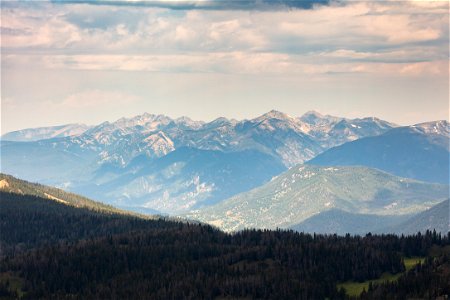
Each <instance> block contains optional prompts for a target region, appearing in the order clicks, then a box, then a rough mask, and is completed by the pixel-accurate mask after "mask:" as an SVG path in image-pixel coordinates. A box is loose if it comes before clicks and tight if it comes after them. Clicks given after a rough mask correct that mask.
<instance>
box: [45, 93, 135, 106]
mask: <svg viewBox="0 0 450 300" xmlns="http://www.w3.org/2000/svg"><path fill="white" fill-rule="evenodd" d="M139 100H140V98H139V97H136V96H134V95H129V94H125V93H122V92H114V91H102V90H89V91H83V92H78V93H74V94H71V95H69V96H67V97H66V98H65V99H64V100H62V101H61V102H59V103H57V106H58V107H61V108H64V109H87V108H95V107H97V108H98V107H102V106H116V107H117V106H122V105H128V104H131V103H134V102H137V101H139ZM53 104H54V103H53Z"/></svg>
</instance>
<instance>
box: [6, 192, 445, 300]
mask: <svg viewBox="0 0 450 300" xmlns="http://www.w3.org/2000/svg"><path fill="white" fill-rule="evenodd" d="M0 233H1V234H0V243H1V244H0V247H1V248H0V249H1V258H0V259H1V261H0V262H1V264H0V298H2V299H15V298H23V299H236V298H248V299H250V298H253V299H326V298H328V299H346V298H348V296H347V295H346V293H345V291H344V290H343V289H339V290H338V289H337V287H336V286H337V284H338V283H339V282H345V281H349V280H353V281H366V280H369V279H375V278H378V277H380V275H381V274H383V273H384V272H390V273H392V274H397V273H400V272H404V271H405V266H404V264H403V259H404V258H405V257H413V256H420V257H424V256H428V258H427V260H426V261H425V263H424V264H422V265H419V266H417V267H415V268H414V269H413V270H411V271H409V272H407V273H405V274H404V275H403V276H401V277H400V279H399V280H398V281H396V282H393V283H386V284H380V285H370V288H369V289H368V290H367V291H365V292H363V294H362V295H361V298H362V299H407V298H411V297H415V298H425V299H435V298H436V297H437V296H442V295H445V294H450V291H449V279H450V275H449V273H450V268H449V251H448V249H449V248H450V247H449V237H450V235H445V236H442V235H440V234H436V233H435V232H427V233H426V234H417V235H412V236H395V235H371V234H367V235H365V236H363V237H360V236H350V235H346V236H337V235H310V234H304V233H297V232H293V231H285V230H276V231H269V230H266V231H261V230H245V231H241V232H238V233H234V234H227V233H224V232H221V231H219V230H217V229H215V228H213V227H211V226H207V225H202V224H193V223H187V222H177V221H173V220H164V219H142V218H139V217H138V216H132V215H125V214H114V213H110V212H109V213H105V212H102V211H98V210H92V209H89V208H76V207H73V206H69V205H66V204H63V203H60V202H56V201H52V200H49V199H44V198H40V197H37V196H33V195H19V194H16V193H8V192H0ZM432 249H434V250H433V251H431V250H432ZM436 249H440V250H439V251H436ZM432 252H434V253H432ZM431 253H432V254H431ZM412 286H414V288H412Z"/></svg>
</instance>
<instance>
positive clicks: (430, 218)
mask: <svg viewBox="0 0 450 300" xmlns="http://www.w3.org/2000/svg"><path fill="white" fill-rule="evenodd" d="M434 229H435V230H436V231H437V232H442V233H443V234H447V232H449V231H450V207H449V200H448V199H447V200H445V201H443V202H441V203H439V204H437V205H435V206H433V207H431V208H430V209H428V210H426V211H424V212H421V213H419V214H417V215H416V216H413V217H410V218H408V219H407V220H405V221H404V222H402V223H400V224H397V225H393V226H385V227H384V228H383V229H382V230H379V231H378V232H390V233H397V234H402V233H403V234H415V233H417V232H419V231H420V232H422V233H423V232H425V231H427V230H431V231H432V230H434Z"/></svg>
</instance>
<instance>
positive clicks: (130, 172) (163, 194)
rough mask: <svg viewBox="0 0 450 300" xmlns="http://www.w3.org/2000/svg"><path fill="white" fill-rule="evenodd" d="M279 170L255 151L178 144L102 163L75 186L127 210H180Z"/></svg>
mask: <svg viewBox="0 0 450 300" xmlns="http://www.w3.org/2000/svg"><path fill="white" fill-rule="evenodd" d="M284 170H285V167H284V166H283V164H282V163H281V162H280V161H278V160H277V159H275V158H274V157H272V156H270V155H268V154H264V153H261V152H257V151H250V150H248V151H240V152H231V153H224V152H221V151H211V150H198V149H192V148H180V149H178V150H175V151H173V152H171V153H169V154H168V155H166V156H164V157H161V158H159V159H156V160H149V159H148V158H147V157H145V156H140V157H137V158H136V159H134V160H133V161H132V162H131V163H130V165H129V166H128V167H127V168H126V169H125V170H124V171H123V170H118V169H114V168H108V169H102V170H100V171H99V172H97V173H96V177H95V178H94V179H93V180H92V185H86V186H80V187H79V192H83V193H84V194H86V195H89V196H91V197H93V198H96V199H103V198H105V199H109V201H110V202H109V203H112V204H114V205H116V206H121V207H128V208H130V209H133V210H136V209H138V207H145V208H149V209H153V210H157V211H160V212H162V213H180V212H186V211H187V210H189V209H193V208H196V207H200V206H203V205H210V204H213V203H216V202H218V201H220V200H223V199H226V198H228V197H231V196H233V195H235V194H238V193H240V192H243V191H247V190H250V189H252V188H254V187H257V186H259V185H261V184H263V183H265V182H267V181H269V180H270V179H271V178H272V177H273V176H275V175H277V174H279V173H280V172H282V171H284ZM108 178H110V179H108Z"/></svg>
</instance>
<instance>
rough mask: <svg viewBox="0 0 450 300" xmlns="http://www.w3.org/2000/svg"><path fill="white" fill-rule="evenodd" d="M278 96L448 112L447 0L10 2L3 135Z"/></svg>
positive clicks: (239, 106)
mask: <svg viewBox="0 0 450 300" xmlns="http://www.w3.org/2000/svg"><path fill="white" fill-rule="evenodd" d="M272 109H276V110H280V111H283V112H285V113H287V114H289V115H291V116H300V115H302V114H303V113H305V112H306V111H309V110H316V111H319V112H320V113H323V114H332V115H337V116H343V117H350V118H355V117H367V116H375V117H379V118H381V119H385V120H388V121H391V122H394V123H397V124H401V125H408V124H415V123H420V122H425V121H431V120H438V119H447V120H448V119H449V3H448V1H375V0H374V1H349V0H341V1H334V0H330V1H328V0H308V1H305V0H303V1H295V0H272V1H270V0H222V1H219V0H213V1H177V0H165V1H137V0H127V1H106V0H92V1H83V0H80V1H64V0H56V1H44V0H42V1H25V0H22V1H20V0H19V1H3V0H2V1H1V133H2V134H3V133H6V132H9V131H13V130H18V129H23V128H29V127H40V126H50V125H60V124H67V123H86V124H98V123H101V122H103V121H114V120H116V119H119V118H121V117H131V116H134V115H138V114H142V113H144V112H148V113H153V114H165V115H168V116H170V117H174V118H175V117H180V116H188V117H191V118H192V119H194V120H203V121H210V120H213V119H215V118H217V117H220V116H224V117H228V118H235V119H244V118H253V117H255V116H258V115H261V114H263V113H265V112H267V111H270V110H272Z"/></svg>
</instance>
